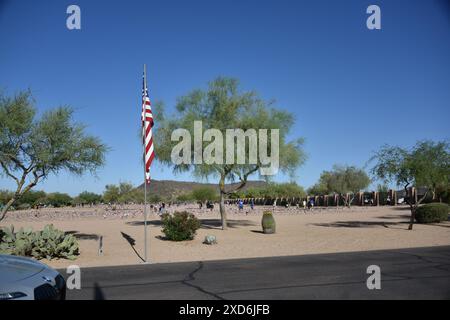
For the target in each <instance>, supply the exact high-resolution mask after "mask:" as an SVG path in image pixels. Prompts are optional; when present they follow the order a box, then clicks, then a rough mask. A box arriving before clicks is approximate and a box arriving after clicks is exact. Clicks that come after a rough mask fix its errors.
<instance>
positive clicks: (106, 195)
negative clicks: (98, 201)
mask: <svg viewBox="0 0 450 320" xmlns="http://www.w3.org/2000/svg"><path fill="white" fill-rule="evenodd" d="M119 197H120V189H119V187H118V186H117V185H115V184H108V185H106V186H105V192H103V200H105V202H106V203H117V202H118V201H119Z"/></svg>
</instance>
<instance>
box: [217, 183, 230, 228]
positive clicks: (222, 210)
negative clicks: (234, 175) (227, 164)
mask: <svg viewBox="0 0 450 320" xmlns="http://www.w3.org/2000/svg"><path fill="white" fill-rule="evenodd" d="M219 189H220V204H219V208H220V218H221V220H222V230H226V229H227V227H228V225H227V213H226V210H225V199H224V197H225V175H222V176H221V177H220V182H219Z"/></svg>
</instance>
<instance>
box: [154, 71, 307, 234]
mask: <svg viewBox="0 0 450 320" xmlns="http://www.w3.org/2000/svg"><path fill="white" fill-rule="evenodd" d="M154 109H155V112H156V114H155V117H156V120H157V121H156V124H157V125H158V127H157V131H155V137H154V139H155V141H154V142H155V153H156V157H157V159H158V160H159V161H160V162H161V163H163V164H166V165H168V166H171V167H172V168H173V171H174V172H175V173H177V172H192V173H193V175H194V176H195V177H197V178H206V179H208V178H209V177H214V178H217V179H218V186H219V196H220V205H219V206H220V214H221V220H222V229H226V228H227V218H226V211H225V205H224V199H225V197H227V196H231V195H233V194H235V192H237V191H239V190H241V189H242V188H243V187H244V186H245V185H246V183H247V180H248V177H249V176H251V175H253V174H258V173H260V169H261V168H262V167H264V166H265V165H264V164H263V163H262V162H261V161H260V159H257V161H256V163H251V161H249V157H250V154H249V149H250V145H251V147H254V146H255V145H256V144H255V143H245V141H244V143H245V147H244V150H243V152H242V150H241V153H240V151H239V150H234V151H235V152H234V156H235V160H236V157H237V156H238V155H241V156H242V154H243V155H244V158H245V161H241V162H239V161H232V162H231V161H224V162H223V164H218V163H217V162H214V163H206V162H202V163H195V162H196V161H195V156H196V152H197V155H198V149H197V148H195V146H194V144H191V147H190V148H191V149H190V150H189V151H190V152H189V153H188V154H190V156H189V158H190V159H189V160H190V161H189V162H188V163H186V162H185V163H181V164H176V163H174V162H173V161H172V159H171V154H172V150H173V148H174V147H175V146H176V145H177V144H179V141H177V140H176V141H173V140H172V133H173V132H174V131H175V130H176V129H179V128H183V129H184V130H187V131H188V132H189V134H190V135H191V136H194V135H195V130H194V129H195V122H196V121H202V125H203V128H204V130H207V129H216V132H217V130H218V131H220V133H221V135H222V136H225V131H226V130H227V129H238V130H242V131H243V132H247V130H255V131H256V132H258V130H259V129H263V130H264V129H267V130H268V131H271V132H272V131H273V129H278V130H279V149H278V150H279V169H280V171H282V172H284V173H286V174H289V175H293V174H294V172H295V170H296V168H297V167H298V166H300V165H301V164H303V162H304V160H305V154H304V152H303V150H302V143H303V140H302V139H295V140H293V141H290V142H287V135H288V133H289V131H290V129H291V128H292V126H293V124H294V117H293V115H292V114H291V113H289V112H286V111H282V110H279V109H276V108H275V107H274V102H273V101H271V102H266V101H264V100H262V99H261V98H259V97H258V95H257V94H256V93H255V92H240V90H239V88H238V81H237V80H236V79H232V78H224V77H219V78H216V79H215V80H213V81H211V82H210V83H209V86H208V88H207V89H206V90H202V89H197V90H194V91H192V92H191V93H189V94H188V95H186V96H183V97H181V98H179V99H178V101H177V104H176V111H177V113H176V114H175V115H173V116H171V117H161V113H160V114H159V117H158V113H157V112H158V108H157V107H155V108H154ZM202 138H203V137H202ZM206 140H209V141H204V140H203V141H202V146H201V147H202V150H205V152H206V149H205V148H208V146H209V148H210V147H211V144H214V145H215V146H216V147H217V148H215V151H214V152H211V154H214V156H219V155H220V154H222V155H225V153H226V152H225V148H224V147H225V146H224V145H222V146H218V144H217V143H216V141H217V137H212V136H211V137H208V139H206ZM245 140H247V139H246V138H245ZM248 140H250V139H248ZM234 141H235V140H233V143H234ZM266 147H267V149H268V150H269V151H270V150H271V144H270V141H268V142H267V145H266ZM261 149H262V148H261V146H260V150H261ZM266 151H267V150H266ZM269 153H270V152H268V153H267V154H268V155H269ZM183 156H184V153H183ZM229 162H231V164H230V163H229ZM265 178H267V179H269V178H268V177H267V176H265ZM235 181H238V182H239V183H238V184H237V185H236V186H235V187H233V188H231V187H229V186H226V183H228V182H235Z"/></svg>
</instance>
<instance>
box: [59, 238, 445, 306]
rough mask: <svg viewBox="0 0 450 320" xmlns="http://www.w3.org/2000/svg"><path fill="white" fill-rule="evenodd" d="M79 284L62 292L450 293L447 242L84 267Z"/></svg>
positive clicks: (236, 295)
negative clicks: (374, 269) (371, 285)
mask: <svg viewBox="0 0 450 320" xmlns="http://www.w3.org/2000/svg"><path fill="white" fill-rule="evenodd" d="M374 264H375V265H378V266H380V268H381V289H380V290H368V289H367V286H366V280H367V277H369V275H368V274H367V273H366V269H367V267H368V266H369V265H374ZM81 283H82V289H81V290H69V291H68V293H67V298H68V299H450V246H446V247H433V248H414V249H400V250H384V251H369V252H353V253H334V254H320V255H305V256H290V257H270V258H257V259H239V260H225V261H205V262H187V263H170V264H147V265H144V264H142V265H133V266H120V267H100V268H85V269H82V281H81Z"/></svg>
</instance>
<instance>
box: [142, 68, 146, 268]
mask: <svg viewBox="0 0 450 320" xmlns="http://www.w3.org/2000/svg"><path fill="white" fill-rule="evenodd" d="M144 90H147V65H146V64H145V63H144ZM143 130H145V126H144V127H143ZM143 136H144V139H145V135H143ZM144 141H145V140H144ZM143 145H144V262H145V263H147V175H146V171H145V142H144V144H143Z"/></svg>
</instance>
